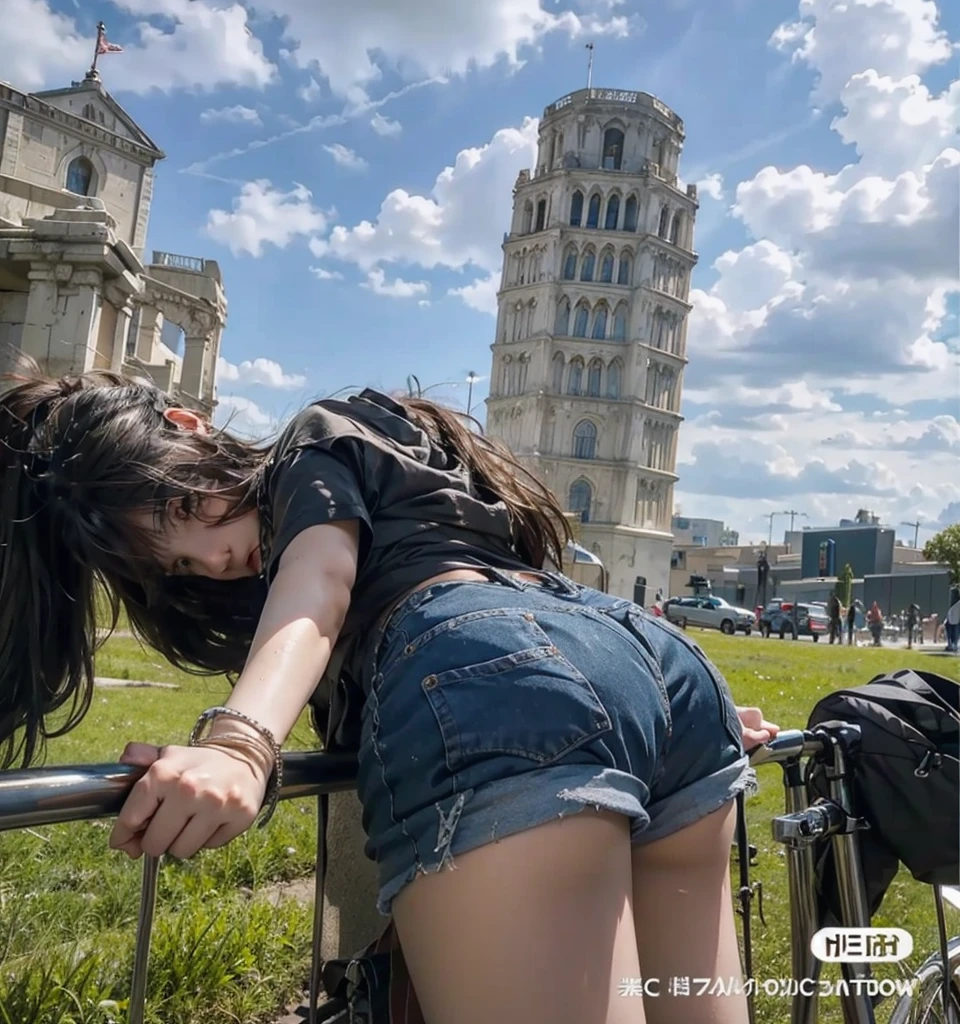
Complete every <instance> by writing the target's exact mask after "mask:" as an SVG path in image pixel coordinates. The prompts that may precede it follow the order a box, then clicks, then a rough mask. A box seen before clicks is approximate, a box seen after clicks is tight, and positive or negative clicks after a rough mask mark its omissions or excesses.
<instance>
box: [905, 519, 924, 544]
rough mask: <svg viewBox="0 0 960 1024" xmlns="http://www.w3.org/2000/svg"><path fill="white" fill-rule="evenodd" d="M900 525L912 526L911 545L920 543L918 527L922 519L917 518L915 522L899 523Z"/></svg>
mask: <svg viewBox="0 0 960 1024" xmlns="http://www.w3.org/2000/svg"><path fill="white" fill-rule="evenodd" d="M900 525H901V526H912V527H913V546H914V548H916V546H917V545H918V544H919V543H920V527H921V526H923V521H922V520H920V519H918V520H917V521H916V522H915V523H901V524H900Z"/></svg>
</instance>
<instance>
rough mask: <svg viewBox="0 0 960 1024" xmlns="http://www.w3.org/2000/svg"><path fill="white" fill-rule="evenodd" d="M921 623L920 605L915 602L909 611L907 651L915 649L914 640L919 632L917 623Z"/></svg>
mask: <svg viewBox="0 0 960 1024" xmlns="http://www.w3.org/2000/svg"><path fill="white" fill-rule="evenodd" d="M919 621H920V605H918V604H917V602H916V601H914V602H913V603H912V604H911V605H910V607H909V608H908V609H907V650H912V649H913V638H914V636H915V635H916V632H917V623H918V622H919Z"/></svg>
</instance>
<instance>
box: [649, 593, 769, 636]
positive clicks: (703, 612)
mask: <svg viewBox="0 0 960 1024" xmlns="http://www.w3.org/2000/svg"><path fill="white" fill-rule="evenodd" d="M663 614H664V615H665V616H666V617H667V619H668V620H669V621H670V622H673V623H675V624H676V625H678V626H679V627H680V628H681V629H686V628H687V626H702V627H704V628H706V629H719V630H720V632H721V633H726V634H727V636H733V634H734V633H736V632H738V631H739V632H741V633H745V634H746V635H747V636H749V635H750V633H751V632H752V631H753V629H754V627H755V626H756V624H757V617H756V615H754V613H753V612H752V611H750V610H749V609H748V608H737V607H736V606H735V605H732V604H730V603H729V602H728V601H724V599H723V598H722V597H675V598H671V600H669V601H668V602H667V603H666V605H664V609H663Z"/></svg>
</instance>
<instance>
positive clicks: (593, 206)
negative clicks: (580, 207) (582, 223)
mask: <svg viewBox="0 0 960 1024" xmlns="http://www.w3.org/2000/svg"><path fill="white" fill-rule="evenodd" d="M587 227H588V228H598V227H600V194H599V193H598V192H594V194H593V195H592V196H591V197H590V206H589V207H588V208H587Z"/></svg>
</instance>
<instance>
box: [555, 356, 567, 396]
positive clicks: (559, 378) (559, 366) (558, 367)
mask: <svg viewBox="0 0 960 1024" xmlns="http://www.w3.org/2000/svg"><path fill="white" fill-rule="evenodd" d="M565 369H566V366H565V363H564V359H563V353H562V352H558V353H557V354H556V355H555V356H554V357H553V380H552V381H551V383H552V385H553V391H554V393H555V394H558V395H559V394H560V393H561V392H562V391H563V371H564V370H565Z"/></svg>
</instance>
